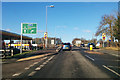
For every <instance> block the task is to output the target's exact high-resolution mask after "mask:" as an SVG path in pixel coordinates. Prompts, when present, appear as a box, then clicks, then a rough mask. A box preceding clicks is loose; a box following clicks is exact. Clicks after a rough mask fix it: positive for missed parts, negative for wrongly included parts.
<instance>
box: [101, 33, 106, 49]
mask: <svg viewBox="0 0 120 80" xmlns="http://www.w3.org/2000/svg"><path fill="white" fill-rule="evenodd" d="M105 39H106V34H105V33H102V40H103V47H104V41H105Z"/></svg>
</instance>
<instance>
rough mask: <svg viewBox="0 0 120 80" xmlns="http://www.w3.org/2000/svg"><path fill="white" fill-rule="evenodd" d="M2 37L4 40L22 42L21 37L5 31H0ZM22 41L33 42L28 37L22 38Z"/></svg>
mask: <svg viewBox="0 0 120 80" xmlns="http://www.w3.org/2000/svg"><path fill="white" fill-rule="evenodd" d="M0 35H2V40H10V39H12V40H20V39H21V35H19V34H16V33H12V32H8V31H4V30H0ZM0 37H1V36H0ZM22 39H23V40H32V38H31V37H27V36H22Z"/></svg>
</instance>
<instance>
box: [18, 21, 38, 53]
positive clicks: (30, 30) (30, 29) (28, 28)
mask: <svg viewBox="0 0 120 80" xmlns="http://www.w3.org/2000/svg"><path fill="white" fill-rule="evenodd" d="M36 33H37V23H21V50H20V53H22V34H36Z"/></svg>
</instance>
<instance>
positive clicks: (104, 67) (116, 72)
mask: <svg viewBox="0 0 120 80" xmlns="http://www.w3.org/2000/svg"><path fill="white" fill-rule="evenodd" d="M103 67H104V68H106V69H108V70H110V71H111V72H113V73H115V74H116V75H118V76H120V74H118V73H117V72H115V71H114V70H112V69H110V68H108V67H107V66H105V65H103Z"/></svg>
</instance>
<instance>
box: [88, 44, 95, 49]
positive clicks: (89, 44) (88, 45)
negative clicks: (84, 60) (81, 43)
mask: <svg viewBox="0 0 120 80" xmlns="http://www.w3.org/2000/svg"><path fill="white" fill-rule="evenodd" d="M90 45H93V48H96V46H95V44H94V43H88V47H90Z"/></svg>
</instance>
